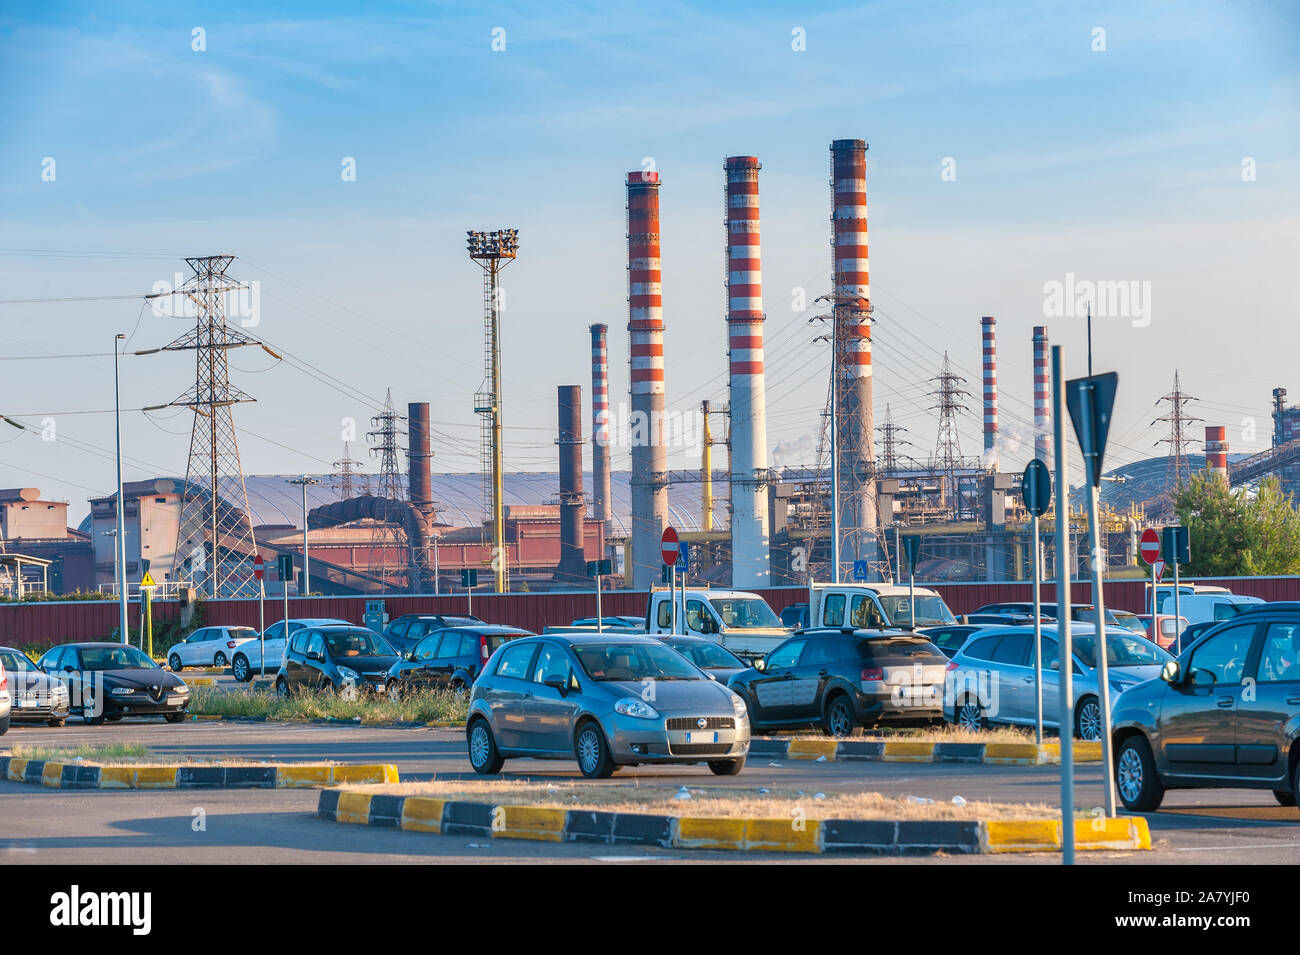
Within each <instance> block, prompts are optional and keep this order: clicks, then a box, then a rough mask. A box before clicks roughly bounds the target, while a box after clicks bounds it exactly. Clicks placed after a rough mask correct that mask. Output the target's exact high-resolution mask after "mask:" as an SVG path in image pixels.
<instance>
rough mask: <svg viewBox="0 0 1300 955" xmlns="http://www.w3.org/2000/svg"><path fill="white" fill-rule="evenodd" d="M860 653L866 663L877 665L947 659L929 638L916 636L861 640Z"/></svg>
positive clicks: (897, 664)
mask: <svg viewBox="0 0 1300 955" xmlns="http://www.w3.org/2000/svg"><path fill="white" fill-rule="evenodd" d="M858 655H859V656H861V658H862V661H863V662H864V663H874V664H875V665H877V666H911V665H912V664H914V663H925V662H927V661H931V660H933V661H934V662H938V661H937V659H936V658H943V659H945V660H946V659H947V658H946V657H943V654H942V653H940V652H939V648H938V647H936V646H935V645H934V644H933V643H931V642H930V641H929V640H924V639H917V638H915V637H910V638H909V637H904V638H902V639H899V638H891V639H884V640H881V639H873V640H859V641H858Z"/></svg>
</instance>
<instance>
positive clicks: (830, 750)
mask: <svg viewBox="0 0 1300 955" xmlns="http://www.w3.org/2000/svg"><path fill="white" fill-rule="evenodd" d="M749 757H750V759H822V758H825V759H826V760H827V761H853V760H857V761H877V762H885V763H984V764H988V765H996V766H1047V765H1053V764H1056V765H1059V764H1060V762H1061V744H1060V743H922V742H917V741H915V740H905V739H899V740H857V739H791V740H785V739H770V738H763V737H756V738H754V739H753V740H751V741H750V744H749ZM1074 761H1075V762H1076V763H1099V762H1101V743H1100V742H1086V741H1083V740H1075V741H1074Z"/></svg>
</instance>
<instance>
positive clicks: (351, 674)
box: [339, 667, 361, 683]
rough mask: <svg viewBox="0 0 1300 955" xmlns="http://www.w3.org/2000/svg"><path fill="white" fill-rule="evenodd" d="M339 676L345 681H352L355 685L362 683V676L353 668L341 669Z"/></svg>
mask: <svg viewBox="0 0 1300 955" xmlns="http://www.w3.org/2000/svg"><path fill="white" fill-rule="evenodd" d="M339 676H340V677H342V678H343V679H344V680H351V681H352V682H353V683H360V682H361V674H360V673H358V672H357V671H356V670H354V669H352V668H351V667H339Z"/></svg>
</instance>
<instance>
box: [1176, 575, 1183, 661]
mask: <svg viewBox="0 0 1300 955" xmlns="http://www.w3.org/2000/svg"><path fill="white" fill-rule="evenodd" d="M1178 591H1179V587H1178V555H1177V554H1174V656H1176V657H1180V656H1182V655H1183V631H1182V628H1181V627H1179V625H1178V624H1179V622H1180V621H1181V620H1182V614H1180V613H1179V606H1178Z"/></svg>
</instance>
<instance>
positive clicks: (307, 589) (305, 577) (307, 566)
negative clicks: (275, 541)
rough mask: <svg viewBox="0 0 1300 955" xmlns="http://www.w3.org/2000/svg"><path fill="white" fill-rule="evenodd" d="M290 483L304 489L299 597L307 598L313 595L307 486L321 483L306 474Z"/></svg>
mask: <svg viewBox="0 0 1300 955" xmlns="http://www.w3.org/2000/svg"><path fill="white" fill-rule="evenodd" d="M289 483H290V484H295V485H297V486H298V487H301V488H302V593H301V594H299V596H302V597H305V596H307V595H308V594H310V593H311V557H310V555H308V553H307V486H308V485H309V484H319V483H320V481H318V480H316V479H315V478H312V477H308V476H307V475H305V474H304V475H302V477H300V478H298V479H297V480H294V481H290V482H289Z"/></svg>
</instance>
